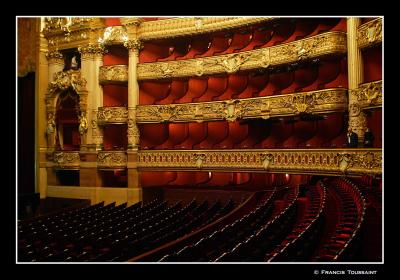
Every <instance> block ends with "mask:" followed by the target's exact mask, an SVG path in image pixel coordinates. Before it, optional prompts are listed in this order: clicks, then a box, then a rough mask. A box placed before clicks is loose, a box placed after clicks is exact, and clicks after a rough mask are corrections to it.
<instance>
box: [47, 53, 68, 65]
mask: <svg viewBox="0 0 400 280" xmlns="http://www.w3.org/2000/svg"><path fill="white" fill-rule="evenodd" d="M46 58H47V60H48V61H49V63H64V58H63V55H62V53H60V52H59V51H58V50H52V51H48V52H46Z"/></svg>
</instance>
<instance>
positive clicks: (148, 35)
mask: <svg viewBox="0 0 400 280" xmlns="http://www.w3.org/2000/svg"><path fill="white" fill-rule="evenodd" d="M273 19H275V18H270V17H259V18H249V17H215V18H211V17H202V18H198V17H195V18H173V19H165V20H157V21H147V22H142V23H141V24H140V27H139V32H140V38H141V39H142V40H146V41H147V40H155V39H165V38H173V37H180V36H188V35H197V34H203V33H209V32H215V31H219V30H226V29H231V28H237V27H241V26H246V25H252V24H257V23H261V22H266V21H271V20H273Z"/></svg>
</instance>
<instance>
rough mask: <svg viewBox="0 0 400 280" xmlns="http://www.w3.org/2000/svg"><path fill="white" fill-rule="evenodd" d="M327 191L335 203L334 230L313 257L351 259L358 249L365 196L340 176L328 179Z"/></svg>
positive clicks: (333, 259) (318, 258)
mask: <svg viewBox="0 0 400 280" xmlns="http://www.w3.org/2000/svg"><path fill="white" fill-rule="evenodd" d="M328 192H329V195H330V196H331V197H332V198H333V201H334V202H335V204H336V211H337V222H336V225H335V227H334V231H333V232H331V233H330V236H329V238H328V239H327V240H326V242H325V244H324V246H323V247H322V248H320V249H319V250H318V252H317V253H316V255H315V256H314V259H315V260H316V261H343V260H347V259H351V257H352V255H354V254H356V253H357V249H359V248H357V246H356V245H357V239H359V237H360V234H361V227H362V225H363V223H364V219H365V210H366V203H365V198H364V196H363V195H362V193H361V192H360V190H359V189H358V187H357V186H355V185H352V184H349V183H347V182H346V181H344V180H343V179H341V178H339V179H333V180H331V181H330V182H329V181H328ZM350 245H352V246H350ZM349 248H351V249H349Z"/></svg>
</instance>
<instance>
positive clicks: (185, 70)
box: [138, 31, 347, 80]
mask: <svg viewBox="0 0 400 280" xmlns="http://www.w3.org/2000/svg"><path fill="white" fill-rule="evenodd" d="M346 52H347V47H346V33H344V32H336V31H335V32H326V33H323V34H320V35H316V36H313V37H310V38H306V39H302V40H298V41H294V42H291V43H287V44H282V45H278V46H273V47H269V48H265V49H256V50H252V51H246V52H240V53H234V54H227V55H220V56H211V57H204V58H197V59H187V60H178V61H168V62H149V63H140V64H138V80H154V79H165V78H171V77H192V76H201V75H213V74H221V73H235V72H237V71H239V70H252V69H257V68H268V67H269V66H272V65H274V66H277V65H283V64H287V63H293V62H297V61H299V60H304V59H312V58H315V57H320V56H323V55H328V54H343V53H346Z"/></svg>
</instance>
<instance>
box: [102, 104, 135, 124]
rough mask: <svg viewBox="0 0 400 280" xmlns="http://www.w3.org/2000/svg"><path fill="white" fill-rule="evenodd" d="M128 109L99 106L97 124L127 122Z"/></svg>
mask: <svg viewBox="0 0 400 280" xmlns="http://www.w3.org/2000/svg"><path fill="white" fill-rule="evenodd" d="M127 120H128V109H126V108H125V107H99V109H98V111H97V124H98V125H106V124H116V123H127Z"/></svg>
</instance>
